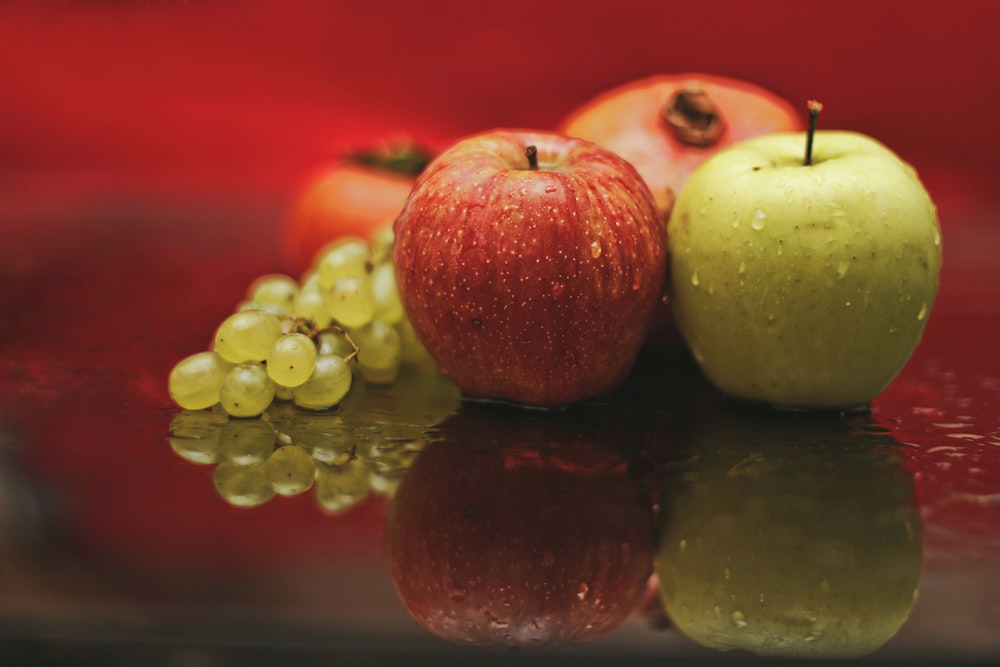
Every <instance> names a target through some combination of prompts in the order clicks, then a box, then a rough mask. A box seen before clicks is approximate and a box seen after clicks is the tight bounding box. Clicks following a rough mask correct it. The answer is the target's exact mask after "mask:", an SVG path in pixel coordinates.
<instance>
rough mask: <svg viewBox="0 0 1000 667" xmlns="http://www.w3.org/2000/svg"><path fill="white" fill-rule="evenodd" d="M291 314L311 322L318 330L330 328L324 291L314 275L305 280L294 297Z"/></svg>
mask: <svg viewBox="0 0 1000 667" xmlns="http://www.w3.org/2000/svg"><path fill="white" fill-rule="evenodd" d="M292 312H293V313H294V314H295V316H296V317H302V318H305V319H307V320H312V321H313V322H315V323H316V326H317V327H318V328H320V329H323V328H325V327H328V326H330V320H331V315H330V309H329V307H328V306H327V304H326V290H324V289H323V288H322V287H320V284H319V278H318V276H316V274H313V275H312V277H310V278H308V279H306V281H305V282H303V284H302V287H301V289H299V293H298V296H296V297H295V305H294V306H293V308H292Z"/></svg>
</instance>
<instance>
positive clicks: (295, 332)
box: [168, 228, 426, 417]
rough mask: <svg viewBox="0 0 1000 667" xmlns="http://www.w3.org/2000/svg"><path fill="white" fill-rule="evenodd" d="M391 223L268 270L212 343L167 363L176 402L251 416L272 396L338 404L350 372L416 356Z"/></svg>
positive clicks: (372, 372) (375, 372) (391, 372)
mask: <svg viewBox="0 0 1000 667" xmlns="http://www.w3.org/2000/svg"><path fill="white" fill-rule="evenodd" d="M391 259H392V230H391V228H386V229H384V230H382V231H380V232H379V233H377V234H376V235H375V236H374V237H373V239H372V241H371V243H368V242H366V241H364V240H363V239H359V238H354V237H348V238H343V239H340V240H337V241H334V242H332V243H331V244H330V245H328V246H327V247H325V248H323V249H322V250H320V252H319V253H317V255H316V259H315V261H314V263H313V266H312V268H311V269H310V270H309V271H308V272H307V273H306V274H305V275H304V276H303V277H302V279H301V280H300V281H296V280H295V279H293V278H291V277H289V276H287V275H283V274H268V275H265V276H261V277H260V278H258V279H256V280H255V281H253V283H252V284H251V285H250V287H249V289H248V290H247V294H246V299H245V300H244V301H243V302H242V303H240V304H239V305H238V306H237V309H236V311H235V312H234V313H232V314H231V315H230V316H229V317H227V318H226V319H225V320H224V321H223V322H222V324H220V325H219V328H218V329H217V330H216V332H215V340H214V344H213V346H212V349H211V350H208V351H205V352H199V353H197V354H193V355H191V356H189V357H187V358H185V359H183V360H182V361H180V362H179V363H178V364H177V365H175V366H174V368H173V369H172V370H171V372H170V377H169V382H168V384H169V390H170V396H171V398H172V399H173V400H174V402H176V403H177V405H179V406H180V407H182V408H185V409H187V410H201V409H204V408H209V407H212V406H214V405H217V404H218V405H221V407H222V409H223V410H224V411H225V412H226V413H227V414H229V415H230V416H233V417H256V416H258V415H260V414H261V413H262V412H263V411H264V410H265V409H266V408H267V407H268V406H269V405H271V403H272V402H273V401H275V400H279V401H290V402H293V403H294V404H295V405H296V406H298V407H300V408H305V409H308V410H325V409H327V408H331V407H333V406H336V405H337V404H339V403H340V401H341V400H342V399H343V398H344V396H345V395H347V393H348V391H350V389H351V385H352V382H353V381H354V377H355V375H359V376H360V377H361V378H363V380H364V381H366V382H368V383H372V384H390V383H392V382H394V381H395V379H396V377H397V375H398V373H399V369H400V365H401V364H403V363H406V362H409V361H418V360H424V359H425V358H426V351H425V350H424V349H423V347H422V346H421V345H420V343H419V342H418V341H417V340H416V338H415V337H414V335H413V329H412V327H410V325H409V322H408V321H407V319H406V315H405V313H404V311H403V305H402V303H401V301H400V298H399V292H398V291H397V289H396V279H395V274H394V272H393V266H392V261H391Z"/></svg>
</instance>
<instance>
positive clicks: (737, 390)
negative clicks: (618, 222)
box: [668, 122, 941, 409]
mask: <svg viewBox="0 0 1000 667" xmlns="http://www.w3.org/2000/svg"><path fill="white" fill-rule="evenodd" d="M813 126H814V122H813V123H812V124H811V128H810V132H809V133H808V134H807V133H777V134H771V135H767V136H764V137H758V138H755V139H750V140H747V141H744V142H741V143H739V144H735V145H733V146H731V147H730V148H728V149H726V150H725V151H722V152H720V153H718V154H717V155H715V156H714V157H713V158H711V159H710V160H708V161H706V162H705V163H704V164H702V165H701V167H699V168H698V169H697V170H696V171H695V173H694V174H692V176H691V178H690V180H689V181H688V183H687V184H686V186H685V187H684V189H683V190H682V191H681V193H680V195H679V197H678V199H677V202H676V204H675V207H674V209H673V212H672V214H671V217H670V220H669V223H668V232H669V238H670V267H671V268H670V281H671V282H670V289H671V299H672V301H673V308H674V315H675V317H676V319H677V323H678V327H679V329H680V331H681V334H682V335H683V337H684V339H685V340H686V342H687V343H688V346H689V347H690V349H691V351H692V353H693V355H694V357H695V359H696V360H697V362H698V364H699V365H700V366H701V367H702V370H703V371H704V372H705V374H706V375H707V377H708V378H709V380H711V381H712V383H713V384H715V385H716V386H717V387H718V388H719V389H720V390H721V391H723V392H724V393H727V394H730V395H732V396H736V397H740V398H744V399H748V400H751V401H758V402H764V403H770V404H774V405H779V406H786V407H795V408H820V409H824V408H836V409H847V408H855V407H860V406H864V405H866V404H868V403H869V402H870V401H871V400H872V399H873V398H874V397H875V396H877V395H878V394H879V393H880V392H881V391H882V390H883V389H884V388H885V387H886V386H887V385H888V384H889V382H890V381H891V380H892V379H893V378H894V377H895V376H896V374H897V373H898V372H899V371H900V370H901V369H902V368H903V366H904V365H905V364H906V362H907V360H908V359H909V357H910V355H911V354H912V352H913V350H914V348H915V347H916V345H917V343H918V342H919V340H920V337H921V335H922V333H923V330H924V326H925V324H926V323H927V318H928V315H929V314H930V312H931V307H932V305H933V303H934V298H935V295H936V294H937V289H938V277H939V273H940V269H941V233H940V228H939V225H938V218H937V210H936V208H935V206H934V204H933V202H932V201H931V198H930V196H929V195H928V193H927V191H926V190H925V188H924V186H923V185H922V184H921V182H920V180H919V178H918V177H917V174H916V172H915V171H914V169H913V168H912V167H910V166H909V165H908V164H907V163H905V162H904V161H903V160H902V159H900V157H899V156H897V155H896V154H895V153H893V152H892V151H891V150H889V149H888V148H887V147H886V146H884V145H883V144H881V143H879V142H878V141H876V140H874V139H872V138H870V137H867V136H864V135H861V134H857V133H853V132H843V131H822V132H815V134H813V132H812V127H813ZM807 145H808V148H807V149H806V151H805V153H806V154H807V156H808V157H806V159H805V160H804V159H803V152H804V151H803V147H805V146H807Z"/></svg>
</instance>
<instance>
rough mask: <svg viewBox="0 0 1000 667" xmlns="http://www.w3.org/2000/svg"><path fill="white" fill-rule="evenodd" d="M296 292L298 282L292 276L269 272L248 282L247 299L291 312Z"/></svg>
mask: <svg viewBox="0 0 1000 667" xmlns="http://www.w3.org/2000/svg"><path fill="white" fill-rule="evenodd" d="M298 293H299V283H298V282H297V281H296V280H295V279H294V278H291V277H289V276H286V275H285V274H283V273H269V274H267V275H263V276H261V277H260V278H257V279H256V280H255V281H253V283H251V284H250V288H249V289H248V290H247V299H249V300H251V301H256V302H257V303H262V304H266V305H270V306H277V307H278V308H280V309H281V310H282V312H291V310H292V306H293V305H295V297H296V296H297V295H298Z"/></svg>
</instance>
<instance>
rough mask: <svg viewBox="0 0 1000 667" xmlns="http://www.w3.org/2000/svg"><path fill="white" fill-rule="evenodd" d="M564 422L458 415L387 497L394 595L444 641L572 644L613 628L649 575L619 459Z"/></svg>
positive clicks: (590, 432) (633, 493) (638, 517)
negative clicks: (395, 489)
mask: <svg viewBox="0 0 1000 667" xmlns="http://www.w3.org/2000/svg"><path fill="white" fill-rule="evenodd" d="M592 426H593V425H590V426H588V425H578V423H577V420H576V419H574V418H573V417H572V416H571V415H550V414H545V415H541V416H533V415H525V414H520V413H519V414H516V415H511V414H504V413H500V414H497V413H491V412H489V411H486V410H472V411H466V412H464V413H461V414H459V415H457V416H456V417H455V418H453V419H451V420H449V421H446V422H445V423H444V424H443V425H442V426H441V427H440V430H439V431H438V433H437V438H436V440H435V441H434V442H432V443H430V444H429V445H428V446H427V448H426V449H425V450H424V451H423V452H422V453H421V454H420V455H419V456H418V457H417V459H416V461H415V462H414V464H413V466H412V467H411V468H410V470H409V472H408V473H407V476H406V477H405V478H404V479H403V481H402V483H401V484H400V486H399V489H398V490H397V492H396V495H395V497H394V498H393V502H392V505H391V509H390V515H389V523H388V528H387V540H388V560H389V566H390V571H391V574H392V579H393V582H394V584H395V586H396V589H397V592H398V593H399V596H400V598H401V600H402V602H403V604H404V606H405V607H406V609H407V611H408V612H409V613H410V614H411V615H412V616H413V618H414V619H416V621H417V622H418V623H420V625H422V626H423V627H424V628H426V629H427V630H429V631H430V632H432V633H434V634H436V635H438V636H440V637H443V638H445V639H448V640H450V641H454V642H462V643H478V644H482V643H499V644H511V645H528V644H543V643H548V642H583V641H588V640H592V639H596V638H598V637H600V636H603V635H605V634H607V633H609V632H611V631H612V630H613V629H614V628H616V627H617V626H618V625H619V624H620V623H621V622H622V621H623V620H624V619H625V618H626V617H627V616H628V615H629V614H630V613H631V612H632V611H633V610H634V609H635V608H636V606H637V604H638V603H639V601H640V599H641V598H642V596H643V594H644V592H645V591H646V582H647V581H648V579H649V576H650V573H651V570H652V565H651V563H652V557H653V518H652V508H651V506H650V503H649V502H648V500H647V499H646V496H644V494H643V490H642V488H641V486H640V484H639V482H638V481H637V480H636V479H635V478H634V477H633V476H631V475H630V474H629V470H628V466H627V460H626V457H625V455H624V454H623V453H622V451H623V450H617V449H615V448H613V443H606V444H602V443H601V442H600V440H598V439H597V438H599V436H597V437H595V435H594V431H595V429H594V428H592Z"/></svg>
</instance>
